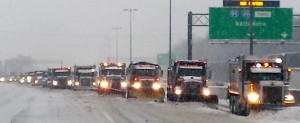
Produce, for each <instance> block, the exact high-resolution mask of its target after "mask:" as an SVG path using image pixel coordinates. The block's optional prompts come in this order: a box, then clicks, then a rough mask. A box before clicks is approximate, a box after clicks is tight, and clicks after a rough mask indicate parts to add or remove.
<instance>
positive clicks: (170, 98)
mask: <svg viewBox="0 0 300 123" xmlns="http://www.w3.org/2000/svg"><path fill="white" fill-rule="evenodd" d="M167 100H168V101H175V100H174V95H173V94H171V93H167Z"/></svg>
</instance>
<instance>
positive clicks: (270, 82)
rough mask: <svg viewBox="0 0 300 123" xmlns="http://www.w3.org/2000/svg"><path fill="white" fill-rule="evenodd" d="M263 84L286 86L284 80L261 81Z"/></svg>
mask: <svg viewBox="0 0 300 123" xmlns="http://www.w3.org/2000/svg"><path fill="white" fill-rule="evenodd" d="M260 85H261V86H284V82H283V81H260Z"/></svg>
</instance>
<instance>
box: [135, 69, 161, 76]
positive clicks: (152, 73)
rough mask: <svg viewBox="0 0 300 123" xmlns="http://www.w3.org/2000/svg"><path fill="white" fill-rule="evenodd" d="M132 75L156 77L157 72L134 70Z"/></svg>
mask: <svg viewBox="0 0 300 123" xmlns="http://www.w3.org/2000/svg"><path fill="white" fill-rule="evenodd" d="M132 74H134V75H138V76H155V75H156V72H155V69H134V70H133V71H132Z"/></svg>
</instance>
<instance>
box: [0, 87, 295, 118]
mask: <svg viewBox="0 0 300 123" xmlns="http://www.w3.org/2000/svg"><path fill="white" fill-rule="evenodd" d="M220 102H221V103H222V105H224V106H223V107H220V109H219V110H216V109H210V108H207V107H205V106H204V105H203V104H201V103H196V102H191V103H173V102H165V103H156V102H153V101H145V100H137V99H129V100H126V99H124V98H121V97H118V96H98V95H97V93H95V92H91V91H71V90H60V89H54V90H51V89H47V88H41V87H33V86H28V85H20V84H17V83H0V114H1V115H0V123H253V122H256V123H260V122H261V123H274V122H275V123H276V122H279V123H280V122H285V123H299V122H300V117H299V114H300V108H299V107H291V108H288V109H285V110H281V111H277V112H275V111H263V112H259V113H255V112H254V113H252V114H251V115H250V116H249V117H241V116H236V115H232V114H230V113H228V111H227V109H226V107H225V105H226V101H225V100H220Z"/></svg>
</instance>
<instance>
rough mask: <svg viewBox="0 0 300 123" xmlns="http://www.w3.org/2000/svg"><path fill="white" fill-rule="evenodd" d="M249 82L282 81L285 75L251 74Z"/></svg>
mask: <svg viewBox="0 0 300 123" xmlns="http://www.w3.org/2000/svg"><path fill="white" fill-rule="evenodd" d="M247 80H248V81H251V80H260V81H268V80H277V81H282V80H283V75H282V73H251V74H249V75H248V77H247Z"/></svg>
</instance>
